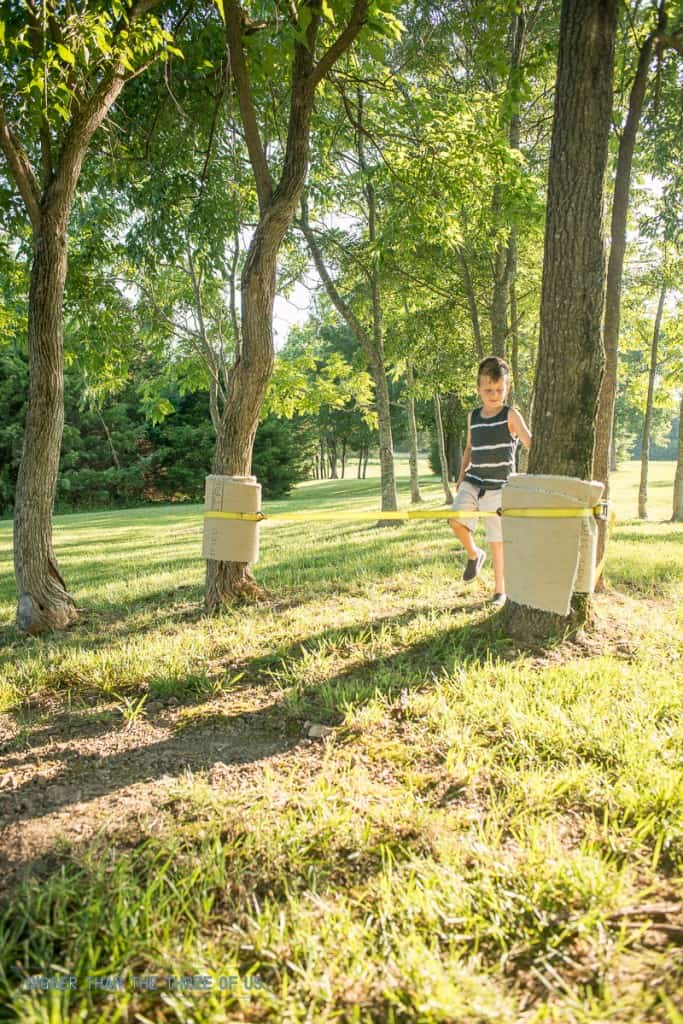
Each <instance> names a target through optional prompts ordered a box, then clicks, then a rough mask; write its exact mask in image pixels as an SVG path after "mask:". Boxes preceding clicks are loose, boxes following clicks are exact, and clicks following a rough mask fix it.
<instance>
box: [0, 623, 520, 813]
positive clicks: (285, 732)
mask: <svg viewBox="0 0 683 1024" xmlns="http://www.w3.org/2000/svg"><path fill="white" fill-rule="evenodd" d="M468 607H469V608H470V609H471V608H472V606H468ZM475 607H476V606H475ZM423 612H424V609H413V610H411V611H409V612H406V613H404V614H403V615H401V616H396V617H391V616H389V617H387V618H386V619H384V620H380V621H379V622H378V621H376V620H375V621H373V622H367V623H361V624H358V625H357V626H355V627H352V628H350V629H341V630H331V629H329V630H324V631H322V632H321V633H319V634H315V635H312V636H309V637H308V638H306V640H305V641H304V642H301V641H299V642H297V643H296V644H293V645H291V646H289V647H286V648H282V649H279V650H278V651H276V652H273V654H272V656H269V657H268V658H262V657H260V658H259V657H257V658H252V659H246V660H245V662H244V664H243V667H244V668H245V674H246V675H247V676H253V675H257V674H262V673H263V672H264V671H266V670H268V669H270V668H272V666H273V665H275V664H283V663H284V664H285V665H290V666H293V667H294V668H296V664H297V662H298V661H300V660H301V658H303V657H305V655H306V652H307V651H308V650H311V649H315V648H316V647H319V646H320V645H321V644H324V643H326V642H328V641H329V640H331V639H334V640H336V641H340V640H342V639H345V640H346V641H347V642H349V643H350V644H353V643H354V641H355V640H357V639H358V637H359V636H360V634H361V631H363V630H364V631H365V636H366V639H367V638H368V637H367V633H368V630H370V631H374V630H379V629H381V627H382V626H386V625H387V623H391V625H397V626H399V625H401V624H402V623H403V624H405V623H409V622H410V620H411V619H412V618H413V617H415V616H416V615H419V614H423ZM509 647H510V643H509V641H507V640H506V639H505V638H504V637H502V634H501V630H500V624H499V616H498V615H494V616H492V617H491V618H490V619H487V620H484V621H483V622H476V623H466V624H465V625H460V626H457V627H453V628H448V629H443V630H440V631H439V632H437V633H433V634H431V635H430V636H429V637H426V638H424V639H423V640H420V641H419V642H418V643H416V644H411V645H409V646H407V647H405V648H404V649H403V650H401V651H398V652H395V653H392V654H390V655H386V656H378V657H372V658H369V659H368V660H366V661H364V662H362V663H361V664H358V665H354V666H353V667H351V668H349V669H346V670H343V671H341V672H339V673H337V674H336V675H334V676H332V677H331V678H329V679H325V680H322V681H321V682H320V683H313V684H310V685H306V686H305V687H303V688H301V687H297V686H293V687H289V688H288V687H283V689H284V694H283V696H284V700H283V699H282V698H279V699H274V700H271V702H270V703H268V704H267V705H265V706H263V707H260V708H257V709H255V710H250V711H246V712H245V711H240V712H236V713H234V714H229V713H228V714H226V713H222V712H219V713H216V711H215V710H214V711H207V714H206V715H204V716H202V715H201V714H200V715H198V716H196V717H195V718H193V719H192V720H191V721H190V722H189V723H188V724H184V725H183V726H182V729H181V731H180V732H176V733H174V734H173V735H171V736H169V737H168V738H165V739H164V740H162V741H159V742H153V743H146V744H144V743H143V744H142V745H141V746H138V747H134V748H132V749H131V748H128V749H126V750H125V751H123V752H121V753H119V752H117V753H108V754H106V755H103V756H98V755H97V753H95V752H89V753H88V754H86V755H83V754H80V753H79V752H78V751H77V750H76V751H74V750H66V751H61V752H59V751H57V750H54V751H53V752H51V753H50V759H51V760H52V759H54V760H59V761H61V762H62V767H61V770H60V773H59V774H58V776H57V777H56V778H54V779H51V780H50V782H48V783H45V782H42V783H39V782H37V781H36V780H30V781H27V782H25V783H23V784H20V785H19V786H18V787H17V788H16V789H14V790H12V791H10V792H0V814H1V815H2V816H4V817H5V819H7V818H9V819H10V820H11V821H12V822H20V821H27V820H31V819H35V818H39V817H41V816H43V815H44V814H46V813H51V812H53V811H56V810H59V809H61V808H64V807H68V806H69V805H71V804H73V803H77V802H78V803H81V802H82V801H90V800H95V799H98V798H100V797H104V796H109V795H112V794H113V793H115V792H117V791H118V790H120V789H122V788H124V787H127V786H130V785H133V784H135V783H140V782H149V783H151V782H154V781H156V780H158V779H160V778H161V777H162V776H163V777H168V776H176V777H177V776H179V775H180V774H181V773H182V772H183V771H184V770H185V769H187V768H190V769H191V770H193V771H201V770H206V769H208V768H210V767H211V766H212V765H213V764H215V763H216V761H218V760H220V761H222V762H224V763H226V764H235V763H240V764H244V763H248V762H252V761H261V760H266V759H268V758H271V757H273V756H275V755H276V754H280V753H283V752H285V751H287V750H290V749H291V748H292V747H293V746H295V745H296V744H297V743H298V741H299V738H300V735H301V722H302V721H303V718H304V717H306V716H307V715H308V714H310V713H311V712H312V711H315V712H316V713H318V712H323V713H324V715H325V717H327V718H328V719H331V718H333V719H334V720H335V721H339V720H340V717H341V711H342V707H343V706H346V705H347V704H348V703H349V701H350V700H352V701H353V702H354V703H355V704H363V703H365V702H367V701H368V700H370V699H372V698H373V697H374V696H375V695H376V694H378V693H383V694H386V695H387V696H392V695H393V694H395V693H397V692H400V691H401V690H404V689H411V688H415V687H423V686H424V685H429V682H430V681H431V680H433V679H435V678H438V676H439V675H441V674H442V672H443V671H444V670H446V671H452V670H453V668H454V666H456V665H457V664H461V663H467V664H468V665H474V664H481V663H483V662H485V661H487V660H488V659H490V656H491V652H492V650H493V651H500V652H502V651H503V650H504V649H509ZM250 682H253V680H251V679H249V678H247V679H245V684H249V683H250ZM228 699H229V698H228ZM200 703H202V702H201V701H200ZM74 717H75V718H76V721H75V722H74ZM110 724H111V722H110V720H107V719H106V718H105V717H104V716H102V713H100V721H99V722H95V723H92V724H91V725H89V724H88V722H87V713H86V714H80V715H78V716H72V715H69V714H64V715H62V716H61V719H60V722H59V725H61V726H62V727H63V729H64V730H65V732H66V736H64V735H63V734H62V736H61V737H60V735H59V729H58V728H56V727H55V728H51V727H47V729H46V730H41V732H40V733H38V734H36V738H40V736H41V733H42V738H43V740H49V741H54V740H57V739H59V738H62V739H66V740H70V739H72V738H73V737H74V735H75V736H78V735H79V732H80V734H81V736H83V737H84V738H85V737H89V738H92V737H96V736H98V735H104V734H105V733H106V732H108V731H109V732H110V731H111V730H110V729H108V726H109V725H110ZM32 738H33V737H31V739H32ZM17 763H18V762H17V761H16V758H15V759H12V760H10V759H8V764H9V765H16V764H17ZM84 769H87V770H84Z"/></svg>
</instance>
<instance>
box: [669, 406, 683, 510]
mask: <svg viewBox="0 0 683 1024" xmlns="http://www.w3.org/2000/svg"><path fill="white" fill-rule="evenodd" d="M671 522H672V523H683V391H681V401H680V406H679V410H678V457H677V459H676V475H675V477H674V503H673V512H672V514H671Z"/></svg>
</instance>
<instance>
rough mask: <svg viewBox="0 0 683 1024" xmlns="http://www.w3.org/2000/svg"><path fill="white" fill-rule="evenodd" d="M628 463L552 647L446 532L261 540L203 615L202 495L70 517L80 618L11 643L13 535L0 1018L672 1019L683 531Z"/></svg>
mask: <svg viewBox="0 0 683 1024" xmlns="http://www.w3.org/2000/svg"><path fill="white" fill-rule="evenodd" d="M403 469H405V472H404V475H403V476H402V477H401V478H400V490H401V498H402V502H403V503H404V504H407V503H408V500H409V488H408V480H407V469H406V468H405V467H403ZM637 473H638V467H637V466H636V465H635V464H627V465H626V466H625V467H624V469H623V470H621V471H620V472H619V473H617V474H616V475H615V477H614V482H613V500H614V505H615V507H616V510H617V514H618V516H619V520H618V523H617V525H616V526H615V529H614V532H613V536H612V541H611V545H610V549H609V555H608V561H607V575H608V580H609V585H608V588H607V590H606V591H605V592H604V593H603V594H601V595H599V596H598V597H596V600H595V616H596V621H595V624H594V626H593V628H592V629H591V630H590V631H587V632H586V633H585V635H581V636H579V637H577V638H574V639H573V640H571V641H569V640H565V641H562V642H556V643H554V644H552V645H549V646H546V647H543V648H541V647H534V646H532V645H519V644H515V643H513V642H512V641H510V640H508V639H507V638H506V637H505V636H504V635H503V633H502V630H501V627H500V623H499V617H498V616H497V615H495V614H492V613H491V610H490V609H489V608H488V607H487V606H486V605H485V598H486V597H487V596H488V595H489V593H490V592H491V591H492V576H491V571H490V569H485V571H484V578H483V580H482V581H481V582H477V583H475V584H474V585H473V586H472V587H470V588H469V589H468V588H466V587H465V586H464V585H463V584H462V583H461V581H460V576H461V573H462V566H463V561H462V556H461V555H460V554H459V553H458V551H457V546H456V543H455V542H454V540H453V538H452V537H451V536H450V532H449V530H448V527H447V526H446V524H445V523H443V522H428V521H427V522H411V523H409V524H405V525H402V526H400V527H392V528H389V529H377V528H375V527H374V526H373V524H372V523H367V524H366V523H359V522H348V523H344V522H329V521H325V522H319V523H316V522H310V523H304V524H302V523H296V524H287V523H283V524H277V523H275V522H273V523H268V524H266V525H265V526H264V527H263V529H262V536H261V561H260V562H259V565H258V567H257V576H258V579H259V581H260V582H261V583H262V584H263V585H264V586H265V587H267V588H268V590H269V591H270V597H269V598H268V599H267V600H265V601H264V602H263V603H262V604H261V605H259V606H249V607H245V608H241V609H235V610H232V611H229V612H226V613H225V614H223V615H221V616H219V617H215V618H211V617H208V616H206V615H204V613H203V611H202V607H201V598H202V584H203V563H202V562H201V560H200V542H201V509H200V508H199V507H198V506H181V507H169V506H165V507H163V508H144V509H135V510H131V511H124V512H103V513H95V514H90V515H71V516H63V517H59V518H58V519H57V520H56V523H55V543H56V549H57V554H58V557H59V560H60V568H61V570H62V573H63V575H64V576H65V578H66V579H67V581H68V583H69V587H70V590H71V592H72V594H73V595H74V598H75V600H76V602H77V605H78V607H79V610H80V617H79V620H78V622H77V623H76V624H75V626H74V627H73V628H72V629H71V630H69V631H68V633H66V634H64V635H61V636H55V637H51V638H47V639H45V638H43V639H18V638H17V637H16V636H15V634H14V631H13V628H12V620H13V617H14V603H15V595H14V584H13V578H12V574H11V524H9V523H0V572H1V573H2V575H1V576H0V643H1V644H2V647H0V711H1V712H2V714H0V768H1V770H2V775H0V826H2V829H3V839H2V840H0V870H4V874H5V878H6V879H7V889H6V896H5V901H4V903H3V904H2V907H1V908H0V1020H17V1021H22V1022H24V1021H25V1022H29V1024H32V1022H35V1024H38V1022H41V1024H43V1022H45V1024H48V1022H50V1024H53V1022H59V1021H74V1022H75V1021H88V1022H90V1021H93V1022H102V1024H104V1022H109V1021H121V1022H123V1021H139V1022H141V1024H144V1022H149V1021H154V1022H181V1021H182V1022H197V1024H209V1022H211V1024H214V1022H215V1024H218V1022H222V1021H226V1020H227V1021H272V1022H275V1021H277V1022H279V1021H286V1022H292V1024H299V1022H301V1024H304V1022H309V1021H310V1022H318V1021H320V1022H330V1024H331V1022H333V1021H334V1022H340V1021H344V1022H347V1021H348V1022H356V1024H362V1022H371V1021H372V1022H385V1021H386V1022H412V1021H417V1022H422V1024H436V1022H458V1024H460V1022H464V1024H470V1022H471V1024H478V1022H489V1021H490V1022H510V1024H514V1022H518V1021H523V1022H538V1024H541V1022H548V1021H551V1022H557V1024H573V1022H576V1024H584V1022H585V1024H588V1022H595V1024H597V1022H606V1021H609V1022H612V1021H629V1022H631V1021H638V1022H641V1021H642V1022H648V1021H653V1022H654V1021H657V1022H666V1024H681V1022H683V1010H682V1009H681V998H682V995H683V883H682V882H681V874H682V869H683V772H682V771H681V769H682V768H683V525H682V524H672V523H670V522H668V519H669V517H670V515H671V503H672V482H673V475H674V466H673V464H672V463H652V464H651V467H650V481H651V485H650V488H651V489H650V495H651V498H650V503H649V509H650V516H651V520H650V521H648V522H641V521H639V520H637V519H636V518H635V511H636V492H637ZM425 481H426V483H425V486H424V489H423V491H424V495H425V497H426V498H427V499H428V501H429V502H430V503H431V504H433V505H434V506H435V507H438V506H439V505H440V503H441V502H442V495H441V492H440V489H439V486H438V483H437V481H436V480H435V479H434V478H433V477H425ZM377 507H378V480H377V479H376V476H373V477H371V478H370V479H368V480H365V481H357V480H355V479H350V480H344V481H324V482H316V483H310V484H305V485H302V486H300V487H298V488H297V489H296V492H295V494H294V495H293V497H292V498H291V499H289V500H288V501H286V502H279V503H272V504H270V505H269V506H267V507H266V512H267V511H268V510H271V511H275V512H276V511H278V510H283V511H284V510H288V511H289V510H305V509H310V510H311V511H312V512H314V511H315V510H316V509H336V508H340V509H341V508H344V509H351V508H353V509H362V508H367V509H373V508H377ZM311 723H315V725H317V726H327V727H328V728H329V732H327V733H326V734H325V736H324V738H312V736H311V735H309V733H311V731H312V732H313V734H314V735H315V734H316V733H319V732H321V731H324V730H321V729H315V728H314V729H313V730H311ZM55 975H60V976H62V978H64V979H65V980H64V982H63V983H64V984H65V985H67V986H68V985H69V984H71V981H70V977H71V976H72V977H73V978H74V981H73V985H74V986H75V987H74V988H69V987H67V988H65V989H63V990H58V989H56V988H54V987H53V988H52V989H51V990H50V991H35V990H27V988H26V986H27V984H28V983H27V980H26V979H31V978H33V982H32V983H33V984H39V981H37V980H36V976H51V977H52V976H55ZM143 977H144V978H148V979H153V981H152V980H148V981H143V980H142V979H143ZM22 979H23V986H22ZM188 979H192V980H188ZM206 979H208V980H206ZM210 983H212V988H211V989H210V990H206V988H205V986H207V985H209V984H210ZM153 984H156V985H157V988H156V990H151V991H150V990H148V987H146V986H151V985H153ZM112 988H120V989H121V990H118V991H108V989H112Z"/></svg>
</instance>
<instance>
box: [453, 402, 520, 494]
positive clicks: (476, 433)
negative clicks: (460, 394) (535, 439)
mask: <svg viewBox="0 0 683 1024" xmlns="http://www.w3.org/2000/svg"><path fill="white" fill-rule="evenodd" d="M509 412H510V406H509V405H504V406H503V408H502V409H501V410H500V412H498V413H496V415H495V416H489V417H488V418H485V417H483V416H482V414H481V408H479V409H475V410H474V412H473V413H472V416H471V417H470V431H471V437H472V461H471V463H470V468H469V469H468V470H467V472H466V473H465V480H468V481H469V482H470V483H471V484H474V486H475V487H480V488H484V489H485V490H487V491H498V490H500V488H501V487H502V486H503V484H504V483H505V481H506V480H507V478H508V477H509V476H510V473H513V472H514V469H515V451H516V448H517V438H516V437H513V436H512V434H511V433H510V431H509V430H508V413H509Z"/></svg>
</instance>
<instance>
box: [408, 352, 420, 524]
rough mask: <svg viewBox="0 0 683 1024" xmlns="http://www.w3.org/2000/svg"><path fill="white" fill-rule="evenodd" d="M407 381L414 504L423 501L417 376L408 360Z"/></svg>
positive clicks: (412, 498)
mask: <svg viewBox="0 0 683 1024" xmlns="http://www.w3.org/2000/svg"><path fill="white" fill-rule="evenodd" d="M406 383H407V385H408V399H407V403H406V405H407V409H408V438H409V441H410V454H409V456H408V463H409V465H410V500H411V502H412V503H413V505H418V504H419V503H420V502H421V501H422V495H421V494H420V476H419V470H418V461H417V460H418V453H417V421H416V419H415V396H414V388H415V377H414V375H413V365H412V363H411V362H410V360H408V365H407V367H406Z"/></svg>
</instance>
